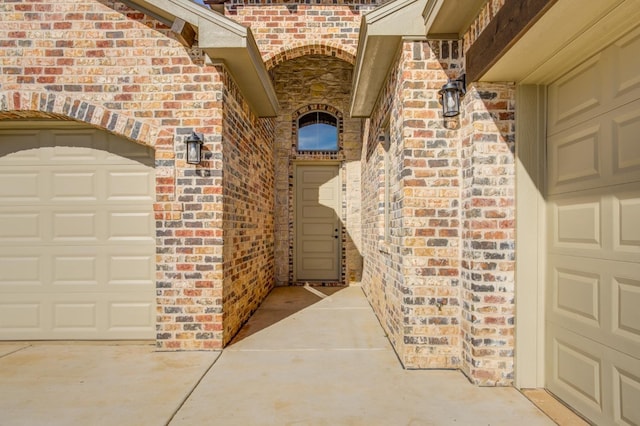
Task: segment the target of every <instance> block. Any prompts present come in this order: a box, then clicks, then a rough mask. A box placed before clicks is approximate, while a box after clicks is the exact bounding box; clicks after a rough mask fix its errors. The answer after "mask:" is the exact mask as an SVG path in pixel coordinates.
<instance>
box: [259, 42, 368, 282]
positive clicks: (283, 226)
mask: <svg viewBox="0 0 640 426" xmlns="http://www.w3.org/2000/svg"><path fill="white" fill-rule="evenodd" d="M352 70H353V65H352V64H350V63H348V62H345V61H343V60H341V59H337V58H333V57H330V56H326V55H305V56H301V57H298V58H295V59H290V60H287V61H285V62H282V63H281V64H279V65H277V66H276V67H274V68H273V69H272V70H271V74H272V75H273V79H274V85H275V88H276V93H277V95H278V100H279V103H280V114H279V115H278V117H277V119H276V138H275V152H276V154H275V156H276V159H275V161H276V177H275V180H276V219H275V220H276V225H275V229H276V241H275V257H276V260H277V261H276V271H277V272H276V282H277V284H278V285H288V284H295V283H296V281H295V276H294V271H293V257H292V253H293V250H294V235H293V227H292V223H293V220H294V217H293V188H294V181H293V164H294V162H296V161H313V162H319V163H321V162H336V161H338V162H339V163H340V167H341V174H342V188H343V190H342V201H343V205H342V209H341V210H342V211H341V218H340V219H341V221H342V224H343V235H342V244H341V245H342V256H343V264H342V278H341V280H340V282H338V283H335V284H346V283H349V282H355V281H359V280H360V276H361V273H362V272H361V271H362V264H361V257H360V253H359V247H358V245H359V240H360V210H359V209H360V167H359V158H360V120H359V119H351V118H349V116H348V113H347V112H348V109H349V102H350V93H351V75H352ZM316 109H318V110H324V111H327V112H329V113H331V114H333V115H335V116H337V117H338V118H339V121H340V122H339V142H340V150H339V152H338V153H335V154H325V153H317V154H314V153H298V152H297V150H296V142H297V140H296V137H297V130H296V120H297V118H298V117H299V116H300V115H301V114H303V113H305V112H308V111H309V110H316ZM325 284H333V283H325Z"/></svg>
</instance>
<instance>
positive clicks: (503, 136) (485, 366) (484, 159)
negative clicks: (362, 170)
mask: <svg viewBox="0 0 640 426" xmlns="http://www.w3.org/2000/svg"><path fill="white" fill-rule="evenodd" d="M514 96H515V89H514V86H513V85H508V84H505V85H498V84H478V85H475V87H474V88H471V90H470V91H469V92H468V93H467V95H466V96H465V98H464V103H465V110H464V112H463V115H462V116H463V117H464V118H463V120H464V121H463V123H462V129H461V132H462V133H461V136H462V161H463V176H464V183H463V192H462V221H463V222H462V232H463V235H462V240H463V247H462V268H461V273H462V276H461V278H462V287H463V290H462V301H463V305H462V334H463V338H464V341H463V357H464V359H463V364H462V368H463V371H465V373H466V374H467V375H468V376H469V378H470V379H471V380H472V381H473V382H474V383H476V384H479V385H487V386H494V385H510V384H511V383H512V381H513V350H514V278H515V275H514V266H515V261H514V260H515V166H514V152H515V143H514V140H515V132H514V131H515V129H514V125H515V122H514V105H515V100H514Z"/></svg>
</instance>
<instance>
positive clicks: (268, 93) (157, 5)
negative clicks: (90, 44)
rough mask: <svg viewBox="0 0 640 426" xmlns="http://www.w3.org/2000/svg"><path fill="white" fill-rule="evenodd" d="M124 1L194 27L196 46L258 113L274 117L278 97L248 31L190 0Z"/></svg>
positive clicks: (163, 18)
mask: <svg viewBox="0 0 640 426" xmlns="http://www.w3.org/2000/svg"><path fill="white" fill-rule="evenodd" d="M125 3H126V4H130V5H131V6H132V7H134V8H137V9H139V10H141V11H142V12H147V13H148V12H150V13H151V14H153V15H155V16H157V17H158V18H159V19H161V20H164V21H163V22H165V23H167V22H173V21H175V19H176V18H179V19H182V20H183V21H185V22H188V23H189V24H191V25H192V26H193V27H194V28H195V29H196V31H197V33H198V36H197V39H198V47H199V48H200V49H202V50H203V51H204V52H205V53H206V54H207V55H208V56H209V57H210V58H211V60H212V61H213V62H222V63H224V64H225V65H226V66H227V68H228V69H229V72H230V73H231V75H232V76H233V78H234V80H235V81H236V83H237V84H238V86H239V87H240V90H241V91H242V93H243V95H244V96H245V98H246V99H247V102H248V103H249V105H251V108H252V109H253V111H254V112H255V113H256V115H258V116H259V117H273V116H275V115H277V112H278V99H277V97H276V93H275V90H274V88H273V85H272V83H271V79H270V78H269V74H268V72H267V69H266V67H265V65H264V62H263V61H262V57H261V55H260V51H259V50H258V46H257V44H256V42H255V40H254V38H253V35H252V33H251V31H250V30H249V29H248V28H246V27H244V26H242V25H240V24H238V23H236V22H234V21H232V20H231V19H229V18H226V17H225V16H223V15H221V14H219V13H217V12H214V11H213V10H211V9H209V8H207V7H203V6H201V5H198V4H196V3H194V2H192V1H191V0H128V1H125Z"/></svg>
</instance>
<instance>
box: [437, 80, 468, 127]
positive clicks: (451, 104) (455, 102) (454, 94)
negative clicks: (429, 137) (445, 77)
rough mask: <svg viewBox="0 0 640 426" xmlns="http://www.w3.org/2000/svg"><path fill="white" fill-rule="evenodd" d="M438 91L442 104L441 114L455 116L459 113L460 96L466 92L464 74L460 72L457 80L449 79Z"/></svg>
mask: <svg viewBox="0 0 640 426" xmlns="http://www.w3.org/2000/svg"><path fill="white" fill-rule="evenodd" d="M438 93H439V94H440V103H441V104H442V115H444V116H445V117H455V116H456V115H458V114H460V98H461V97H463V96H464V94H465V93H467V83H466V79H465V75H464V74H462V76H461V77H460V78H458V79H457V80H449V81H448V82H447V84H445V85H444V86H442V89H440V91H439V92H438Z"/></svg>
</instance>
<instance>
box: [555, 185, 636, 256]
mask: <svg viewBox="0 0 640 426" xmlns="http://www.w3.org/2000/svg"><path fill="white" fill-rule="evenodd" d="M638 186H639V185H638V184H637V183H631V184H626V185H615V186H609V187H606V188H597V189H594V190H589V191H576V192H573V193H568V194H561V195H556V196H551V197H549V198H548V201H547V223H548V227H547V242H548V250H549V252H550V253H554V254H564V255H573V256H584V257H590V258H601V259H609V260H613V261H627V262H640V220H638V217H640V189H638Z"/></svg>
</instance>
